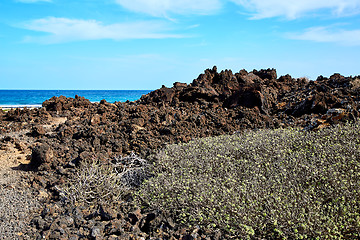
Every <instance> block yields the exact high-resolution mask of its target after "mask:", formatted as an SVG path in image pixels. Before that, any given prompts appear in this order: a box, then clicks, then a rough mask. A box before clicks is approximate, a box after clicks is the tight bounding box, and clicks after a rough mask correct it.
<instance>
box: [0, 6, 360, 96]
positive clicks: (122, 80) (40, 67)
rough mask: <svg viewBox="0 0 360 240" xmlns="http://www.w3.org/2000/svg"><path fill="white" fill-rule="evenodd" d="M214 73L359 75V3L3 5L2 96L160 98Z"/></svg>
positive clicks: (0, 39) (0, 28) (0, 40)
mask: <svg viewBox="0 0 360 240" xmlns="http://www.w3.org/2000/svg"><path fill="white" fill-rule="evenodd" d="M214 65H216V66H217V67H218V70H224V69H231V70H232V71H233V72H238V71H240V70H241V69H246V70H248V71H252V70H253V69H258V70H259V69H267V68H276V69H277V72H278V76H281V75H285V74H290V75H292V76H293V77H308V78H310V79H313V80H315V79H316V78H317V77H318V76H319V75H323V76H326V77H329V76H330V75H332V74H333V73H340V74H342V75H345V76H349V75H352V76H357V75H360V0H301V1H299V0H266V1H265V0H102V1H100V0H78V1H73V0H1V1H0V89H63V90H66V89H74V90H76V89H84V90H87V89H99V90H101V89H106V90H112V89H114V90H130V89H133V90H136V89H144V90H153V89H157V88H160V87H161V86H162V85H165V86H168V87H171V86H172V84H173V83H174V82H186V83H190V82H192V80H193V79H195V78H197V76H198V75H199V74H201V73H202V72H203V71H204V70H205V69H207V68H212V67H213V66H214Z"/></svg>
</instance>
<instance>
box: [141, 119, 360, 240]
mask: <svg viewBox="0 0 360 240" xmlns="http://www.w3.org/2000/svg"><path fill="white" fill-rule="evenodd" d="M157 158H158V160H157V161H156V163H155V165H154V168H153V171H154V174H155V177H153V178H150V179H148V180H146V181H145V182H144V183H143V184H142V186H141V189H140V190H139V191H138V193H137V200H138V201H139V204H143V205H144V203H145V204H147V205H148V206H150V208H154V209H162V210H164V211H169V212H170V213H171V214H173V216H174V218H175V219H176V221H177V222H178V223H179V224H183V225H185V226H188V227H189V226H190V227H191V226H194V225H200V226H202V227H203V228H207V229H221V230H223V231H224V232H226V233H227V234H230V235H232V236H236V237H239V238H242V239H245V238H259V237H260V238H270V239H309V238H312V239H316V238H318V239H342V238H343V239H357V238H359V237H360V122H356V123H352V124H351V123H347V124H344V125H337V126H335V127H332V128H327V129H323V130H321V131H318V132H302V131H299V130H297V129H277V130H267V129H264V130H258V131H248V132H245V133H241V134H235V135H231V136H229V135H226V136H219V137H213V138H205V139H199V140H195V141H192V142H190V143H188V144H179V145H171V146H167V147H166V148H165V149H164V150H162V151H161V152H160V153H159V154H158V156H157Z"/></svg>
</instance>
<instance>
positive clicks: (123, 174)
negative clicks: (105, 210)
mask: <svg viewBox="0 0 360 240" xmlns="http://www.w3.org/2000/svg"><path fill="white" fill-rule="evenodd" d="M147 168H148V164H147V161H146V160H144V159H141V158H139V157H138V156H136V155H134V154H132V155H130V156H128V157H120V158H114V159H113V160H112V161H110V162H108V163H104V162H100V161H99V160H97V159H94V158H92V159H87V160H84V161H82V162H81V163H80V166H79V167H78V168H77V169H76V173H75V174H73V176H72V177H71V178H70V179H69V181H67V182H66V183H65V184H64V185H63V186H61V187H60V188H59V191H60V195H61V197H62V198H63V200H64V201H65V202H69V203H70V204H73V205H75V206H76V205H84V204H85V205H89V206H97V205H109V204H110V205H116V204H117V203H119V202H121V201H122V200H123V199H124V196H125V195H127V194H128V193H129V191H130V190H132V189H133V188H135V187H138V186H139V185H140V184H141V183H142V182H143V181H144V180H145V179H146V178H148V177H149V175H148V172H149V171H148V170H147Z"/></svg>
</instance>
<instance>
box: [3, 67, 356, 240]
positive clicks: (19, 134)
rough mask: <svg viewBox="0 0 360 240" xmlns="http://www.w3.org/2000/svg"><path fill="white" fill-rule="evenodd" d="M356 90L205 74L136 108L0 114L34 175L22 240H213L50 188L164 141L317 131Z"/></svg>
mask: <svg viewBox="0 0 360 240" xmlns="http://www.w3.org/2000/svg"><path fill="white" fill-rule="evenodd" d="M359 93H360V76H357V77H344V76H341V75H340V74H334V75H332V76H331V77H329V78H325V77H323V76H319V77H318V78H317V80H316V81H309V80H307V79H305V78H300V79H295V78H292V77H291V76H290V75H286V76H281V77H278V76H277V73H276V70H274V69H267V70H260V71H257V70H253V71H252V72H247V71H246V70H241V71H240V72H238V73H233V72H232V71H230V70H225V71H221V72H218V71H217V68H216V67H214V68H213V69H207V70H205V72H204V73H203V74H201V75H200V76H199V77H198V78H197V79H195V80H194V81H193V82H192V83H191V84H185V83H174V85H173V87H171V88H167V87H165V86H163V87H162V88H160V89H157V90H155V91H153V92H151V93H149V94H147V95H144V96H142V97H141V99H139V100H137V101H135V102H125V103H121V102H116V103H113V104H112V103H108V102H106V101H105V100H102V101H101V102H100V103H91V102H90V101H89V100H87V99H85V98H83V97H79V96H75V98H66V97H53V98H51V99H49V100H47V101H45V102H44V103H43V105H42V108H35V109H28V108H24V109H11V110H9V111H7V112H3V111H0V145H1V147H2V148H4V149H6V147H5V146H9V145H11V146H13V147H14V148H16V149H17V150H18V151H20V152H24V153H26V152H28V159H29V160H30V163H29V164H26V163H25V164H21V165H20V166H19V167H18V168H16V169H18V170H17V171H29V172H31V173H34V174H31V175H29V176H28V178H27V179H26V181H27V182H28V183H29V186H31V188H33V189H34V190H35V191H37V193H38V194H41V205H42V207H41V208H40V209H38V212H37V214H35V216H34V217H33V218H32V220H31V226H32V227H34V228H36V229H37V230H36V231H35V232H31V233H28V234H33V235H31V236H29V238H30V239H35V238H38V239H41V238H45V239H150V237H153V238H151V239H158V238H160V239H194V238H197V239H207V238H208V239H220V238H224V236H222V235H221V233H219V232H201V231H199V229H196V228H194V229H184V228H182V227H181V226H177V225H176V224H174V221H173V220H172V219H169V217H168V216H166V215H164V214H163V213H161V212H141V211H140V209H137V208H134V206H132V205H131V197H130V198H129V199H128V201H124V202H123V203H121V204H120V205H117V208H116V209H115V208H114V207H111V206H97V207H95V208H87V207H84V206H69V205H66V204H65V203H64V201H62V199H61V189H60V188H59V186H61V185H62V184H64V182H66V181H67V179H69V178H71V176H73V175H74V174H75V172H76V169H77V168H78V166H79V164H80V163H81V162H84V161H87V160H89V159H98V160H100V161H102V162H103V163H104V164H107V163H109V162H111V161H113V160H114V159H119V158H121V156H131V154H132V153H135V154H136V155H137V156H139V157H140V158H143V159H151V156H152V154H154V153H155V152H156V151H157V150H159V149H161V148H162V147H164V146H165V145H166V144H172V143H181V142H189V141H190V140H192V139H197V138H202V137H208V136H218V135H222V134H233V133H234V132H239V131H244V130H246V129H259V128H280V127H298V128H300V129H303V130H304V131H316V130H319V129H321V128H324V127H328V126H331V125H333V124H336V123H338V122H345V121H351V120H355V119H358V118H359V116H360V115H359V110H360V95H359ZM123 165H124V166H127V162H126V161H125V162H123ZM23 232H27V231H23ZM23 237H24V236H19V238H23Z"/></svg>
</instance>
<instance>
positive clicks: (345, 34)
mask: <svg viewBox="0 0 360 240" xmlns="http://www.w3.org/2000/svg"><path fill="white" fill-rule="evenodd" d="M287 37H288V38H290V39H296V40H308V41H315V42H329V43H338V44H341V45H350V46H360V29H355V30H344V29H331V28H330V27H313V28H308V29H306V30H305V32H303V33H289V34H287Z"/></svg>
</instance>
